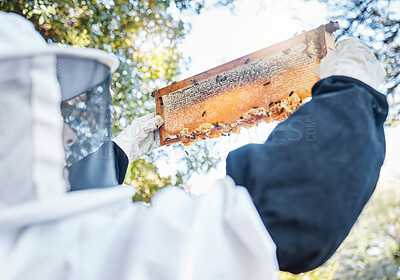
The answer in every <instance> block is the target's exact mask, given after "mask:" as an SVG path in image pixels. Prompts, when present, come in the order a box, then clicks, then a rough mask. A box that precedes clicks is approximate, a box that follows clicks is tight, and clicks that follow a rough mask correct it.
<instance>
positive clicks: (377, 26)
mask: <svg viewBox="0 0 400 280" xmlns="http://www.w3.org/2000/svg"><path fill="white" fill-rule="evenodd" d="M321 2H324V3H326V4H327V6H328V11H329V16H330V17H331V19H333V20H337V21H338V22H339V25H340V29H339V31H338V37H339V38H340V37H343V36H351V37H358V38H360V39H361V40H362V41H363V42H365V43H366V44H368V45H369V46H371V47H372V48H373V49H375V51H376V54H377V56H378V58H379V59H380V61H382V62H383V64H384V65H385V68H386V71H387V79H386V82H385V85H384V93H385V94H387V95H388V100H389V104H390V107H391V110H390V114H389V117H388V122H387V123H388V124H389V125H391V124H396V123H398V122H399V121H400V119H399V116H400V86H399V85H400V1H399V0H329V1H327V0H321Z"/></svg>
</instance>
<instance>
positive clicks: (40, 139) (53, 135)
mask: <svg viewBox="0 0 400 280" xmlns="http://www.w3.org/2000/svg"><path fill="white" fill-rule="evenodd" d="M117 67H118V59H117V58H116V57H114V56H112V55H110V54H108V53H106V52H103V51H100V50H96V49H82V48H74V47H70V46H69V47H66V46H59V45H56V44H47V43H46V42H45V40H44V39H43V38H42V37H41V36H40V34H39V33H38V32H37V31H36V30H35V29H34V26H33V25H32V23H30V22H29V21H28V20H26V19H24V18H23V17H21V16H19V15H16V14H11V13H4V12H0V207H6V206H13V205H18V204H21V203H25V202H29V201H33V200H37V199H47V198H52V197H56V196H60V195H63V194H64V193H65V192H66V188H67V187H66V186H67V185H68V184H66V181H65V180H64V178H63V173H64V168H65V166H69V165H71V164H73V163H75V162H77V161H79V160H80V159H81V158H83V157H85V156H87V155H88V154H89V153H92V152H93V151H94V150H95V149H97V148H99V146H101V144H103V143H104V142H105V141H108V140H109V139H110V137H111V135H110V126H111V117H110V101H111V98H110V94H109V89H108V87H109V83H110V73H112V72H113V71H115V70H116V68H117ZM60 104H62V109H61V108H60ZM65 124H68V126H69V128H71V129H72V130H71V129H69V130H67V132H68V131H73V132H74V134H76V135H74V137H75V138H74V139H75V140H74V142H75V143H73V144H72V145H71V146H69V147H67V150H66V153H67V154H66V155H65V152H64V147H63V144H62V140H61V135H62V134H63V126H64V127H65ZM65 131H66V130H65V129H64V134H65ZM66 157H67V164H66ZM68 162H69V163H68Z"/></svg>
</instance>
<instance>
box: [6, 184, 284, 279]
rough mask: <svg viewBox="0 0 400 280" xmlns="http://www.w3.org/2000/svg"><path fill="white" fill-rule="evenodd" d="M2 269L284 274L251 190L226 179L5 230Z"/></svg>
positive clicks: (97, 274)
mask: <svg viewBox="0 0 400 280" xmlns="http://www.w3.org/2000/svg"><path fill="white" fill-rule="evenodd" d="M122 188H123V187H122ZM105 191H106V192H110V190H105ZM85 192H86V191H82V192H79V193H81V194H84V193H85ZM87 192H88V193H90V192H91V191H87ZM97 192H99V190H97ZM91 193H93V192H91ZM81 194H74V195H75V196H77V195H81ZM58 204H59V203H58ZM57 207H58V208H62V207H63V205H58V206H57ZM46 212H49V211H46ZM53 218H54V217H53ZM0 271H1V274H0V278H1V279H7V280H17V279H24V280H25V279H32V280H33V279H38V280H46V279H52V280H54V279H57V280H72V279H85V280H103V279H104V280H110V279H118V280H132V279H140V280H146V279H154V280H160V279H171V280H188V279H193V280H195V279H196V280H197V279H199V280H200V279H202V280H204V279H207V280H209V279H218V280H221V279H229V280H235V279H238V280H239V279H241V280H242V279H252V280H257V279H260V280H261V279H262V280H265V279H277V277H278V275H277V273H278V264H277V260H276V248H275V244H274V243H273V241H272V239H271V237H270V236H269V234H268V232H267V230H266V229H265V227H264V224H263V223H262V221H261V218H260V217H259V215H258V213H257V210H256V209H255V207H254V205H253V203H252V201H251V198H250V196H249V194H248V192H247V190H246V189H245V188H243V187H237V186H235V185H234V182H233V181H232V179H231V178H230V177H226V178H225V179H222V180H219V181H216V182H215V183H214V185H213V186H212V187H211V188H210V190H209V191H208V192H207V193H205V194H203V195H201V196H199V197H198V198H192V197H191V196H189V195H188V194H187V193H186V192H185V191H183V190H182V189H180V188H177V187H166V188H164V189H163V190H161V191H160V192H158V193H157V194H156V195H155V197H154V198H153V200H152V204H151V206H147V205H145V204H142V203H134V204H132V203H131V202H130V199H129V198H128V197H126V198H125V199H123V200H121V201H120V202H118V203H116V202H115V201H113V203H108V204H107V203H104V205H103V206H101V207H97V208H95V209H92V210H90V211H88V210H86V211H85V212H82V213H81V214H74V215H73V216H71V217H64V218H62V219H58V220H53V221H48V222H45V223H43V221H42V222H41V223H37V224H36V225H30V226H24V227H19V228H14V229H7V230H2V229H1V227H0Z"/></svg>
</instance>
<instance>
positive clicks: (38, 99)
mask: <svg viewBox="0 0 400 280" xmlns="http://www.w3.org/2000/svg"><path fill="white" fill-rule="evenodd" d="M117 66H118V61H117V59H116V58H115V57H113V56H111V55H109V54H107V53H105V52H102V51H99V50H95V49H77V48H72V47H58V46H54V45H48V44H46V42H45V41H44V40H43V38H42V37H41V36H40V35H39V33H37V32H36V31H35V30H34V27H33V25H32V24H31V23H30V22H29V21H27V20H25V19H24V18H22V17H20V16H18V15H15V14H8V13H4V12H0V109H1V110H0V121H1V124H0V141H1V145H0V180H1V184H0V279H2V280H3V279H7V280H9V279H24V280H26V279H40V280H45V279H52V280H54V279H57V280H61V279H84V280H91V279H93V280H99V279H107V280H110V279H112V280H114V279H119V280H122V279H129V280H132V279H157V280H158V279H174V280H179V279H230V280H232V279H275V278H276V273H277V271H278V265H277V260H276V254H275V245H274V243H273V241H272V240H271V238H270V236H269V234H268V232H267V231H266V229H265V227H264V225H263V223H262V221H261V219H260V217H259V215H258V213H257V211H256V209H255V207H254V205H253V203H252V201H251V198H250V196H249V194H248V192H247V191H246V189H244V188H242V187H236V186H235V184H234V183H233V181H232V180H231V179H230V178H229V177H227V178H225V179H222V180H219V181H216V182H215V183H214V186H213V187H212V188H211V189H210V191H209V192H208V193H206V194H204V195H202V196H200V197H198V198H196V199H194V198H192V197H190V196H189V195H188V194H187V193H185V192H184V191H183V190H181V189H180V188H177V187H167V188H165V189H163V190H162V191H160V192H159V193H157V194H156V195H155V197H154V198H153V200H152V204H151V206H150V207H149V206H146V205H144V204H142V203H132V196H133V195H134V192H135V191H134V189H133V188H132V187H128V186H117V187H113V188H105V187H108V186H111V185H113V184H114V185H117V184H118V183H117V180H118V181H120V177H123V175H121V174H115V173H113V171H112V170H114V165H118V164H123V162H122V163H121V162H118V160H116V159H115V158H116V154H118V153H121V152H122V151H121V148H122V150H123V151H124V152H125V153H126V155H127V159H125V160H128V161H133V160H135V159H137V158H139V157H140V156H141V155H142V154H144V153H146V152H148V151H150V150H151V149H152V148H153V147H154V145H153V143H154V135H155V134H154V130H156V129H157V127H158V126H159V125H161V124H162V119H160V118H159V117H154V116H146V117H144V118H141V119H138V120H136V121H135V122H134V123H133V124H132V125H131V126H130V127H129V128H128V129H127V130H125V131H124V132H122V134H121V135H120V136H118V137H117V138H116V139H115V142H116V143H117V144H118V145H115V144H114V143H113V142H111V141H110V140H111V139H110V128H111V122H110V121H111V117H110V92H109V83H110V73H112V72H113V71H115V69H116V68H117ZM60 104H61V110H60ZM61 116H62V118H61ZM62 138H63V141H64V144H66V145H67V147H66V150H65V151H64V147H63V143H62ZM132 139H133V140H135V141H136V142H135V141H134V142H135V143H133V142H132ZM122 161H124V160H122ZM65 166H67V167H68V168H67V169H64V167H65ZM64 170H69V175H68V174H66V172H65V171H64ZM80 177H84V178H83V179H82V180H81V179H80ZM67 178H69V180H68V179H67ZM85 182H87V183H88V184H89V185H88V186H87V187H85V186H84V185H83V184H84V183H85ZM96 183H99V184H100V185H99V187H104V188H102V189H91V190H82V191H77V192H67V189H68V188H75V189H77V190H78V189H87V188H93V187H95V184H96ZM69 185H71V186H69ZM74 186H75V187H74Z"/></svg>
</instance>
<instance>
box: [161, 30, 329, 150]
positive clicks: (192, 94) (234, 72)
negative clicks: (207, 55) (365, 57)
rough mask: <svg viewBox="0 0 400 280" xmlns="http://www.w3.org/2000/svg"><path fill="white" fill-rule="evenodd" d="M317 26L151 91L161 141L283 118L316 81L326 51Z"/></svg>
mask: <svg viewBox="0 0 400 280" xmlns="http://www.w3.org/2000/svg"><path fill="white" fill-rule="evenodd" d="M323 27H324V26H322V27H320V28H319V29H315V30H312V31H309V32H305V33H303V34H302V35H299V36H297V38H296V37H295V38H293V39H292V40H288V41H285V42H282V43H281V44H277V45H275V46H273V47H270V49H268V48H266V49H265V50H267V51H265V50H263V51H260V52H258V53H253V54H250V55H248V56H245V57H243V58H240V59H238V60H236V61H233V62H230V63H227V64H225V65H223V66H221V67H220V69H223V70H225V69H227V68H229V69H228V70H225V71H218V68H215V69H211V70H209V71H206V72H205V73H202V74H199V75H197V76H194V77H192V78H189V79H186V80H185V81H181V82H179V84H177V85H172V86H170V87H167V88H164V89H161V90H159V91H157V92H156V94H155V95H156V101H157V112H158V113H159V114H160V115H161V116H162V117H163V118H164V126H163V128H162V130H163V131H162V133H161V132H160V136H161V144H171V143H175V142H182V143H184V144H188V143H190V142H193V141H197V140H200V139H204V138H213V137H220V136H223V135H229V134H231V133H238V132H239V130H240V127H246V128H248V127H252V126H254V125H257V124H258V123H259V122H260V121H265V122H270V121H279V120H283V119H285V118H287V117H288V116H289V115H290V114H291V113H292V112H294V111H295V110H296V109H297V108H298V107H299V106H301V103H302V100H303V99H304V98H306V97H309V96H311V88H312V86H313V85H314V84H315V83H316V82H317V81H318V77H317V76H316V74H315V73H316V70H317V67H318V65H319V63H320V60H321V58H322V57H323V56H324V55H325V54H326V51H327V46H326V45H325V44H326V40H325V37H326V31H325V29H323V30H322V32H321V28H323ZM328 35H331V34H330V33H328ZM332 42H333V41H332ZM332 45H333V44H332ZM330 47H331V48H333V46H330ZM271 50H272V51H271ZM264 53H267V55H264ZM260 54H262V55H260Z"/></svg>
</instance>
